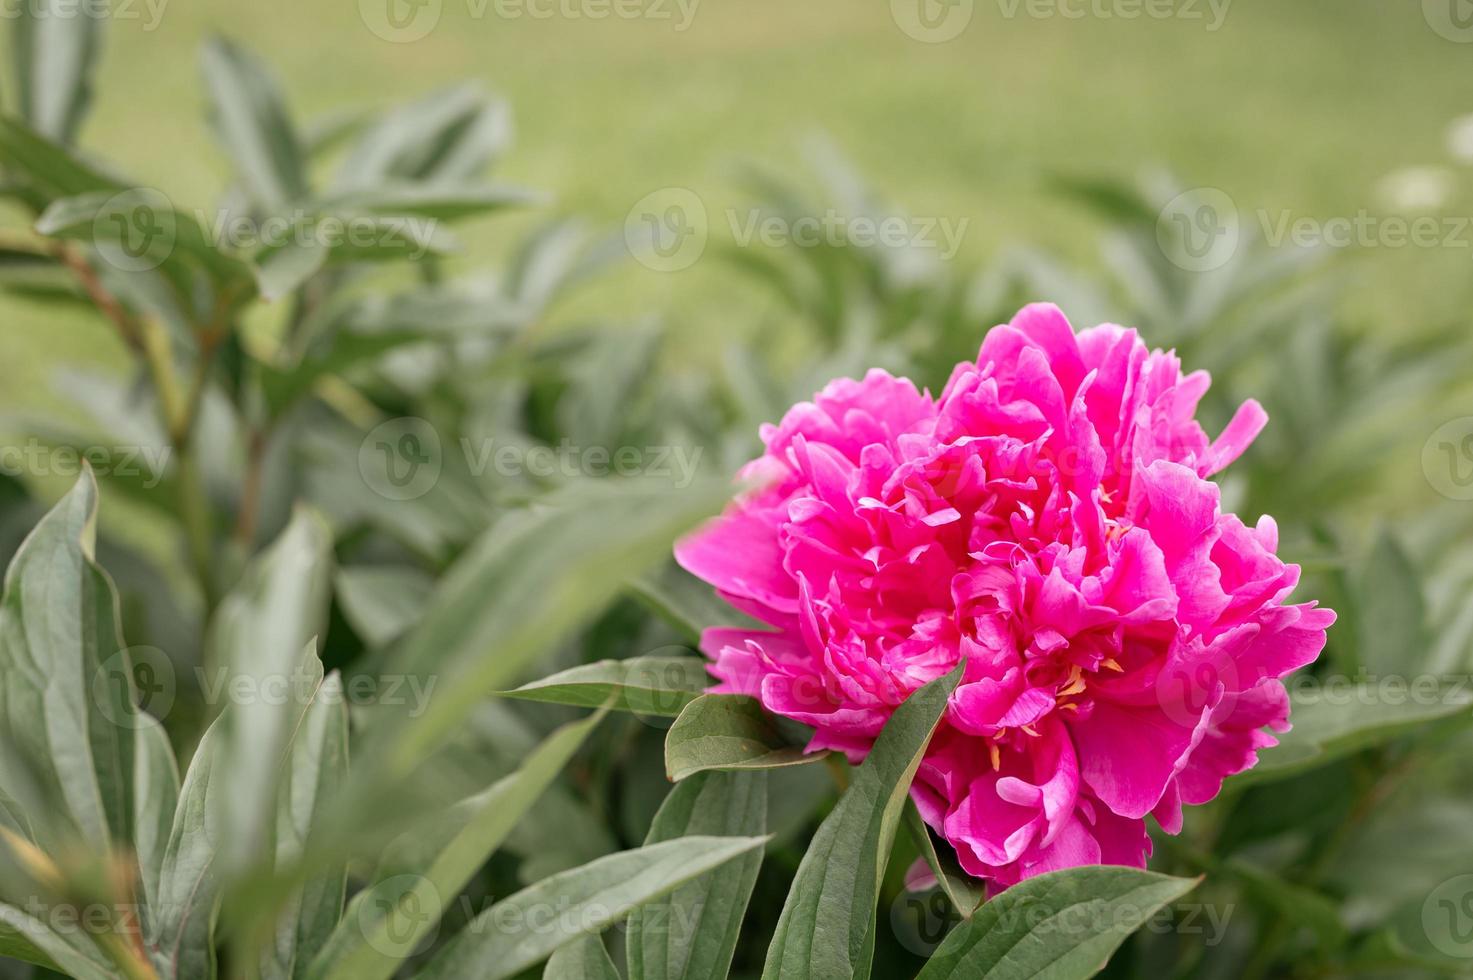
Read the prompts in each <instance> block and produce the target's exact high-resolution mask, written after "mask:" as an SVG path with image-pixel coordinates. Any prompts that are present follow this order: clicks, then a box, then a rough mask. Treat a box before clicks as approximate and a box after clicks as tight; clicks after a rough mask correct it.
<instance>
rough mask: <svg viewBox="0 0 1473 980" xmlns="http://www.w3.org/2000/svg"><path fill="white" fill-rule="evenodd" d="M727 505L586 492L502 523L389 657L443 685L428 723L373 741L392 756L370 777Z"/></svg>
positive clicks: (432, 736) (569, 493) (631, 490)
mask: <svg viewBox="0 0 1473 980" xmlns="http://www.w3.org/2000/svg"><path fill="white" fill-rule="evenodd" d="M726 495H727V488H726V487H724V486H721V487H717V486H715V485H714V484H710V485H701V486H698V487H696V488H693V489H690V490H686V491H673V490H671V489H669V488H668V487H662V486H655V485H651V484H648V483H643V482H629V483H623V482H620V481H615V480H600V481H588V482H586V483H579V484H575V485H573V486H570V487H568V488H567V489H566V490H565V491H563V492H559V493H555V494H552V495H550V496H549V497H548V498H547V500H546V502H545V503H541V504H539V505H537V506H536V507H534V508H531V509H529V510H527V511H524V512H517V513H512V514H508V515H507V516H505V517H503V518H502V519H501V520H500V521H498V522H497V523H496V524H495V525H494V526H493V527H492V528H491V529H490V530H489V531H487V532H486V533H485V534H484V535H483V536H482V537H481V538H480V539H479V540H478V541H477V542H475V543H474V544H473V545H471V547H470V548H469V549H468V550H467V551H466V552H465V554H464V555H462V556H461V558H460V559H459V560H458V561H457V562H456V563H455V565H454V566H453V567H452V568H451V570H450V572H449V574H448V575H447V576H446V577H445V578H444V580H443V581H442V583H441V585H440V587H439V588H438V590H437V592H436V594H435V596H434V598H433V599H432V600H431V603H430V606H429V608H428V609H426V610H425V614H424V617H423V618H422V619H421V621H420V623H419V625H418V626H417V627H415V629H414V630H413V631H412V632H411V633H410V634H409V635H408V636H407V637H406V638H405V640H404V641H403V642H402V644H401V646H400V648H399V649H398V650H397V651H396V654H395V657H394V658H393V663H394V665H395V666H396V667H397V668H398V669H400V670H401V671H402V672H404V673H407V674H419V675H422V676H424V677H428V676H431V675H436V676H439V677H440V684H439V688H438V690H437V693H436V697H435V700H434V703H433V704H432V705H431V706H430V708H429V710H428V711H426V712H424V713H423V714H422V715H420V716H419V717H418V718H412V719H411V718H404V717H401V718H399V719H397V722H398V724H396V725H395V730H393V731H392V733H391V734H386V735H384V736H382V737H384V738H387V739H389V740H390V741H391V743H392V745H391V748H390V749H389V750H388V751H385V752H384V754H383V755H382V756H380V757H377V758H378V760H379V767H378V768H379V770H380V771H381V772H382V773H384V774H386V775H394V774H402V773H405V772H408V771H410V770H411V769H413V767H414V766H415V765H416V762H417V760H418V759H419V758H420V757H421V756H422V755H423V753H424V752H425V751H426V750H427V749H428V748H429V747H430V746H432V745H433V744H434V743H436V742H437V741H439V740H440V739H441V738H443V737H444V736H445V735H446V734H448V733H449V732H451V731H452V730H454V728H455V727H456V726H457V725H458V724H459V723H460V721H461V720H462V719H463V718H464V717H465V715H466V713H467V712H468V711H469V710H470V709H471V708H472V707H473V706H474V705H475V703H476V702H477V701H478V700H480V699H481V698H483V697H485V696H486V695H487V694H489V693H491V692H493V691H496V690H498V689H502V688H505V687H506V686H507V684H508V682H510V681H513V680H515V679H516V678H517V677H518V676H519V675H520V674H521V673H522V671H523V670H524V669H525V668H526V666H527V664H529V663H530V662H531V661H532V659H533V658H534V657H536V656H537V654H539V653H540V652H541V651H543V650H544V649H546V648H547V647H549V646H551V645H552V644H553V643H554V642H556V641H557V640H559V639H560V638H562V637H565V636H567V635H569V634H571V633H573V632H574V631H576V630H577V629H578V628H579V627H581V626H582V625H583V624H585V623H587V622H589V621H590V620H591V619H592V618H593V617H594V616H595V615H596V614H597V613H598V612H600V611H601V610H602V609H603V608H604V607H605V606H606V605H607V604H608V603H609V602H611V601H612V600H613V599H614V598H615V597H616V596H617V595H618V594H619V592H620V591H621V590H622V588H623V585H624V583H625V582H626V581H627V580H628V579H629V578H631V577H633V576H635V575H638V574H639V573H640V572H641V571H643V570H644V569H645V568H647V567H649V566H650V565H651V564H653V563H655V562H657V561H659V560H660V559H661V558H663V557H664V556H665V555H666V554H668V553H669V548H670V546H671V543H672V542H673V541H674V540H675V538H676V537H678V536H679V535H680V534H681V533H683V532H685V531H687V530H689V529H690V528H691V527H693V526H694V525H695V524H696V523H698V522H699V521H700V520H701V519H702V518H703V517H705V516H707V515H709V514H710V513H712V512H714V511H715V510H716V508H717V507H719V506H720V501H721V500H722V499H724V498H725V497H726Z"/></svg>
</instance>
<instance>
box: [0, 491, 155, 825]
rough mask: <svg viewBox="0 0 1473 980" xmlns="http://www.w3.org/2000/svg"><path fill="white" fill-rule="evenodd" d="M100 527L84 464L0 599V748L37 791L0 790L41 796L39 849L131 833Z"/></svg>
mask: <svg viewBox="0 0 1473 980" xmlns="http://www.w3.org/2000/svg"><path fill="white" fill-rule="evenodd" d="M96 520H97V485H96V483H95V482H94V481H93V479H92V470H91V468H90V467H87V468H86V470H85V472H83V474H82V476H81V478H80V479H78V480H77V483H76V486H74V487H73V488H72V490H71V491H70V492H69V493H68V494H67V495H66V496H65V497H63V498H62V499H61V501H60V502H59V503H58V504H57V505H56V506H55V507H53V508H52V509H51V511H50V512H49V513H48V514H47V515H46V516H45V517H44V518H42V520H41V523H40V524H38V525H37V526H36V528H35V530H33V531H32V532H31V534H30V535H29V536H28V537H27V538H26V540H25V541H24V543H22V545H21V547H20V550H19V551H17V552H16V555H15V558H14V559H13V560H12V561H11V564H10V569H9V571H8V572H7V574H6V576H5V594H4V599H3V602H0V675H3V676H4V678H5V682H4V684H3V686H0V741H3V742H4V743H6V745H7V746H8V747H9V748H11V749H12V750H13V751H15V752H17V753H19V755H20V757H21V759H22V760H23V761H24V762H25V763H27V769H28V770H30V771H31V772H32V773H33V776H34V779H35V781H36V782H37V783H38V785H37V786H36V787H35V789H34V792H32V789H31V787H30V786H22V785H21V784H19V783H17V782H14V780H19V779H20V778H22V774H21V773H20V772H17V771H14V769H13V768H12V767H9V766H7V767H4V768H3V769H0V793H5V794H6V795H8V796H11V797H13V798H15V799H18V800H26V799H28V798H32V797H34V796H35V795H37V794H39V795H40V796H41V797H42V798H43V799H44V801H45V802H46V805H47V812H46V813H44V814H41V813H32V814H30V816H31V818H32V821H33V825H34V826H35V827H36V830H37V831H38V832H39V833H41V834H42V841H41V843H42V844H43V849H51V846H54V847H57V848H59V847H61V846H62V845H63V844H64V843H65V842H66V841H67V839H68V837H69V836H71V834H80V836H81V837H82V839H83V840H85V841H86V842H87V844H89V845H90V846H91V847H92V848H94V849H95V850H96V851H98V852H99V853H105V852H107V851H108V850H110V849H111V848H112V846H113V845H114V843H117V844H121V845H124V846H126V845H127V842H128V840H129V838H130V837H131V836H132V826H133V794H134V787H133V775H132V774H133V771H134V761H133V760H134V738H133V732H132V731H131V729H132V728H133V727H134V723H135V721H136V719H137V711H136V708H135V706H134V703H133V699H132V698H133V687H132V684H133V678H132V674H131V664H130V663H129V660H128V655H127V653H126V652H125V651H124V648H123V643H122V638H121V635H120V632H119V626H118V609H117V597H116V595H115V594H114V592H113V588H112V583H111V582H110V581H109V580H108V578H107V575H106V574H105V573H104V572H103V571H102V569H100V568H99V567H98V566H97V565H96V563H95V562H94V561H93V547H94V543H95V540H96ZM43 816H44V817H45V819H41V818H42V817H43ZM44 845H50V846H44Z"/></svg>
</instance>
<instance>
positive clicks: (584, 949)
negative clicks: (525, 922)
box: [542, 936, 622, 980]
mask: <svg viewBox="0 0 1473 980" xmlns="http://www.w3.org/2000/svg"><path fill="white" fill-rule="evenodd" d="M542 980H622V978H621V977H620V976H619V968H618V967H616V966H614V961H613V960H611V959H609V951H608V950H606V949H604V944H603V940H602V939H599V938H598V937H597V936H584V937H583V938H582V939H579V940H577V941H575V942H571V943H568V945H566V946H564V947H563V948H562V949H560V950H558V951H557V952H556V953H553V954H552V958H551V959H550V960H548V961H547V968H546V969H545V970H543V971H542Z"/></svg>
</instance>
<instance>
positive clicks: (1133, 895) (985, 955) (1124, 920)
mask: <svg viewBox="0 0 1473 980" xmlns="http://www.w3.org/2000/svg"><path fill="white" fill-rule="evenodd" d="M1196 885H1197V880H1196V879H1191V878H1171V877H1168V876H1166V875H1159V874H1154V873H1152V872H1150V871H1139V870H1137V869H1135V868H1116V867H1087V868H1070V869H1068V870H1066V871H1055V872H1052V873H1050V874H1044V875H1039V876H1038V877H1036V878H1029V879H1028V880H1027V881H1024V882H1022V883H1020V884H1017V885H1014V886H1013V887H1011V888H1009V889H1008V890H1007V891H1005V892H1003V893H1002V894H1001V895H999V896H997V897H996V898H994V899H991V900H990V901H988V902H985V903H984V904H983V905H982V907H981V908H979V909H978V910H977V913H976V914H975V915H973V916H972V917H971V918H970V919H968V920H966V921H965V922H963V923H961V924H960V925H958V926H957V927H956V928H955V929H954V930H952V932H951V935H949V936H947V937H946V940H945V941H944V942H943V943H942V944H941V946H940V948H939V949H937V950H936V952H935V953H934V954H932V956H931V959H930V960H929V961H928V962H927V963H926V967H925V969H923V970H922V971H921V973H920V976H919V977H918V978H917V980H1083V978H1085V977H1092V976H1094V975H1095V974H1096V973H1098V972H1099V971H1100V969H1101V968H1102V967H1103V966H1104V964H1105V961H1106V960H1107V959H1109V957H1110V954H1111V953H1113V952H1114V951H1115V949H1116V948H1117V947H1118V946H1119V945H1120V944H1121V943H1122V942H1124V941H1125V939H1126V937H1127V936H1129V935H1130V934H1131V933H1132V932H1134V931H1135V930H1136V929H1139V928H1140V927H1141V926H1142V925H1143V924H1144V923H1145V922H1146V921H1148V920H1149V919H1150V918H1151V916H1153V915H1155V914H1156V912H1157V911H1158V910H1160V909H1161V908H1162V906H1164V905H1166V904H1167V903H1168V902H1173V901H1175V900H1176V899H1178V898H1180V897H1181V896H1183V895H1185V894H1186V893H1187V892H1189V891H1191V890H1192V889H1193V888H1195V887H1196Z"/></svg>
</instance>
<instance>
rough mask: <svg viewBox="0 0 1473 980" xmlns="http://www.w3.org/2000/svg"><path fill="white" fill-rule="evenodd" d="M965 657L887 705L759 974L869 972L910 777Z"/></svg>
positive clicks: (796, 882) (807, 857)
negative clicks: (888, 711) (891, 710)
mask: <svg viewBox="0 0 1473 980" xmlns="http://www.w3.org/2000/svg"><path fill="white" fill-rule="evenodd" d="M964 667H965V664H960V665H958V666H957V668H956V669H955V670H953V671H952V672H951V673H949V674H947V675H946V676H945V677H939V678H937V679H936V680H934V681H932V682H931V683H929V684H927V685H926V686H925V687H923V688H921V689H920V690H918V691H916V692H915V693H914V694H912V695H911V696H910V697H909V698H907V699H906V700H905V702H904V703H903V704H902V705H901V706H900V707H899V708H897V709H896V710H895V714H894V715H892V716H891V718H890V721H889V722H888V723H886V725H885V728H884V730H883V731H882V732H881V733H880V737H879V738H878V739H876V740H875V744H874V747H873V748H872V749H871V750H870V753H869V756H868V757H867V758H866V759H865V761H864V764H863V765H861V766H860V767H859V768H858V769H857V770H855V773H854V782H853V784H851V785H850V787H849V789H848V790H847V791H846V792H845V793H844V795H843V797H841V798H840V800H839V803H838V805H837V806H835V807H834V809H833V811H832V812H831V813H830V814H829V815H828V817H827V818H826V819H825V820H824V822H823V824H822V825H821V826H820V827H819V828H818V832H817V833H816V834H814V836H813V841H812V842H811V843H810V844H809V846H808V852H807V853H806V854H804V855H803V861H802V863H801V864H799V866H798V873H797V875H796V876H795V877H794V878H793V884H792V887H791V889H789V891H788V899H787V901H786V902H785V903H784V905H783V911H782V915H781V916H780V917H779V919H778V923H777V932H776V934H775V935H774V936H773V939H772V945H771V946H769V947H768V950H767V963H766V965H765V966H764V967H763V970H762V977H763V980H810V978H813V980H850V978H859V980H865V978H867V977H869V975H870V969H871V967H872V962H873V958H874V948H875V928H876V912H875V909H876V906H877V904H878V903H879V895H880V883H881V881H882V879H883V878H884V875H885V865H886V864H887V863H888V862H889V859H890V847H891V845H892V844H893V842H894V840H895V829H896V827H897V826H898V825H899V822H900V815H901V810H902V808H903V807H904V805H905V801H906V798H907V794H908V793H909V792H910V784H911V780H912V779H914V778H915V773H916V769H917V768H919V766H920V764H921V757H922V756H923V755H924V754H925V751H926V746H928V745H929V744H930V743H931V736H932V735H933V734H934V733H935V731H936V726H937V725H938V724H939V723H940V721H941V715H942V713H943V712H944V711H945V709H946V700H947V698H948V697H950V696H951V692H952V691H954V690H955V689H956V685H957V683H958V682H959V681H960V680H961V676H962V670H963V668H964Z"/></svg>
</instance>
